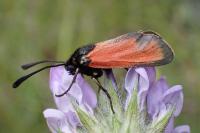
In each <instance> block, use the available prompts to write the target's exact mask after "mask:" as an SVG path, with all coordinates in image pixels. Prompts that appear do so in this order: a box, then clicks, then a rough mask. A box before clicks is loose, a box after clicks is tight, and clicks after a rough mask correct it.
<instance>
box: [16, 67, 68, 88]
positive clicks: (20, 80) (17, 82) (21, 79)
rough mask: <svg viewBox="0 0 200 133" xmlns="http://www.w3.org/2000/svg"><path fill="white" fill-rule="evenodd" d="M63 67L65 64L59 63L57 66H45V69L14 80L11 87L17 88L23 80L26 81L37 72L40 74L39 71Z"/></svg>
mask: <svg viewBox="0 0 200 133" xmlns="http://www.w3.org/2000/svg"><path fill="white" fill-rule="evenodd" d="M64 65H65V63H61V64H57V65H50V66H45V67H43V68H40V69H38V70H36V71H34V72H32V73H30V74H28V75H25V76H23V77H21V78H19V79H18V80H16V81H15V82H14V83H13V85H12V87H13V88H17V87H18V86H19V85H20V84H21V83H22V82H24V81H25V80H27V79H28V78H30V77H31V76H33V75H35V74H36V73H38V72H40V71H42V70H45V69H47V68H51V67H58V66H64Z"/></svg>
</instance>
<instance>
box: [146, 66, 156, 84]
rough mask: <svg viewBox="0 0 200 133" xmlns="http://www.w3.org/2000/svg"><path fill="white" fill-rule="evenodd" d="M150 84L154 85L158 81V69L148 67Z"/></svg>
mask: <svg viewBox="0 0 200 133" xmlns="http://www.w3.org/2000/svg"><path fill="white" fill-rule="evenodd" d="M145 70H146V72H147V75H148V79H149V83H150V84H152V83H153V82H154V81H156V68H155V67H146V68H145Z"/></svg>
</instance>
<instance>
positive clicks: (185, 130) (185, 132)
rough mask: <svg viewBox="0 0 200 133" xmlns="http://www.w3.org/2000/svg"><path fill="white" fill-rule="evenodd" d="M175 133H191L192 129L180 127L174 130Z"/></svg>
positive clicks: (186, 126) (184, 126) (185, 126)
mask: <svg viewBox="0 0 200 133" xmlns="http://www.w3.org/2000/svg"><path fill="white" fill-rule="evenodd" d="M174 133H190V127H189V126H188V125H182V126H178V127H176V128H175V129H174Z"/></svg>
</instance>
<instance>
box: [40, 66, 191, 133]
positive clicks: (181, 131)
mask: <svg viewBox="0 0 200 133" xmlns="http://www.w3.org/2000/svg"><path fill="white" fill-rule="evenodd" d="M105 75H106V77H107V78H108V79H110V80H111V83H112V84H109V81H107V80H106V82H107V83H106V84H107V87H106V89H107V91H108V92H109V93H110V95H111V98H112V99H113V103H114V104H115V105H114V108H115V109H116V110H118V111H116V113H115V114H113V113H112V112H109V110H110V109H105V108H107V107H110V105H109V102H107V101H108V99H107V97H105V94H104V93H100V94H99V95H101V96H100V97H101V98H102V99H99V100H100V101H98V105H99V106H97V98H96V94H95V92H94V91H93V90H92V88H91V87H90V86H89V84H88V83H87V82H86V81H85V80H84V79H83V77H82V76H81V75H78V76H77V78H76V82H75V83H74V84H73V86H72V88H71V89H70V91H69V92H68V94H67V95H65V96H63V97H56V96H55V95H56V94H61V93H63V92H64V91H65V90H67V89H68V86H69V85H70V83H71V81H72V78H73V76H72V75H69V73H68V72H67V71H66V70H65V69H64V67H57V68H52V69H51V70H50V89H51V92H52V94H53V97H54V101H55V103H56V106H57V109H46V110H45V111H44V112H43V113H44V117H45V118H46V120H47V124H48V126H49V129H50V130H51V132H53V133H57V132H64V133H74V132H78V130H77V127H80V126H81V127H84V129H85V130H86V131H89V132H125V133H126V132H138V133H141V132H146V131H149V132H153V133H154V132H161V131H164V132H165V133H189V132H190V128H189V126H188V125H182V126H178V127H174V120H175V118H176V117H178V116H179V114H180V113H181V110H182V107H183V92H182V86H180V85H175V86H172V87H169V85H168V84H167V82H166V80H165V78H163V77H161V78H160V79H159V80H156V70H155V68H154V67H146V68H130V69H129V70H128V72H127V74H126V76H125V83H124V88H125V91H126V92H127V93H126V97H123V98H122V95H120V94H119V93H118V92H119V91H124V90H120V88H119V87H118V86H117V82H116V80H115V77H114V74H113V72H112V71H110V70H107V71H105ZM112 89H114V90H115V91H114V90H112ZM114 93H116V94H117V95H116V94H114ZM74 99H75V100H76V101H77V104H78V106H74V103H73V104H72V100H73V101H74ZM124 99H125V101H123V100H124ZM124 102H125V105H124V107H123V105H122V104H121V103H124ZM117 104H118V105H117ZM94 108H96V110H95V111H94ZM117 108H120V109H117ZM106 110H107V111H106ZM110 111H111V110H110ZM144 114H147V115H144ZM104 115H105V116H104ZM160 123H161V124H160Z"/></svg>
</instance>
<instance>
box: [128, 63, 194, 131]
mask: <svg viewBox="0 0 200 133" xmlns="http://www.w3.org/2000/svg"><path fill="white" fill-rule="evenodd" d="M125 89H126V91H127V100H126V106H127V105H128V103H129V101H130V98H131V96H132V91H133V89H137V92H138V95H137V99H138V100H137V102H138V107H139V109H140V111H143V110H145V109H146V110H147V113H148V115H149V118H150V119H151V121H154V120H155V119H158V118H159V117H162V116H163V114H164V113H166V112H167V111H169V110H170V109H174V111H173V114H172V116H171V118H170V121H169V123H168V125H167V126H166V129H165V133H183V132H184V133H189V132H190V129H189V126H187V125H185V126H179V127H176V128H174V118H175V117H177V116H178V115H179V114H180V112H181V110H182V107H183V92H182V86H180V85H175V86H172V87H169V86H168V84H167V82H166V80H165V79H164V78H163V77H161V78H160V79H159V80H157V81H156V72H155V68H151V67H147V68H136V69H134V68H131V69H129V70H128V72H127V75H126V79H125Z"/></svg>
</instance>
